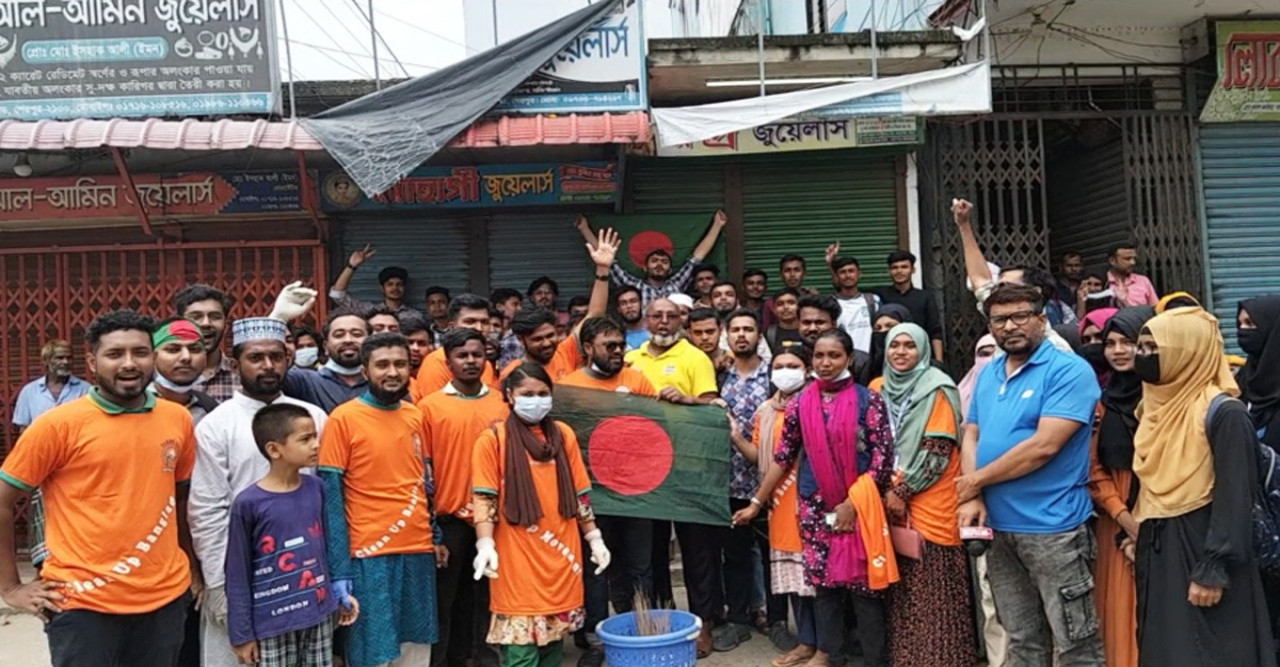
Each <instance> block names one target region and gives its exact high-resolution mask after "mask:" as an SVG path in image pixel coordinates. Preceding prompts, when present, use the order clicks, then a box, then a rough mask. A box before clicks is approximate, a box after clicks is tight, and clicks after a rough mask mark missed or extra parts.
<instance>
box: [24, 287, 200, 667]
mask: <svg viewBox="0 0 1280 667" xmlns="http://www.w3.org/2000/svg"><path fill="white" fill-rule="evenodd" d="M154 328H155V322H154V320H152V319H151V318H149V317H145V316H142V315H139V314H137V313H135V312H133V311H115V312H111V313H107V314H105V315H102V316H100V317H98V318H97V319H95V320H94V321H93V322H92V323H91V324H90V325H89V327H88V329H87V330H86V332H85V338H86V340H87V342H88V345H89V355H88V358H87V361H88V365H89V372H90V373H91V374H92V377H93V380H94V387H93V389H91V390H90V392H89V395H87V396H85V397H83V398H80V399H77V400H75V401H73V402H71V403H67V404H64V405H61V406H58V407H56V408H54V409H53V410H50V411H49V412H47V413H45V414H44V415H42V416H41V417H40V418H39V419H37V420H35V422H34V423H32V424H31V426H30V427H29V428H28V429H27V430H26V431H24V432H23V434H22V437H21V438H19V440H18V443H17V445H15V446H14V448H13V451H12V452H11V453H10V454H9V456H8V458H6V459H5V461H4V466H3V468H0V480H3V481H4V482H5V483H4V484H0V535H3V537H2V538H0V593H2V594H3V597H4V601H5V602H6V603H7V604H8V605H9V606H11V607H14V608H16V609H19V610H22V611H26V612H30V613H33V614H37V615H39V616H41V617H43V618H44V619H45V620H46V621H47V624H46V625H45V635H46V636H47V638H48V641H49V653H50V656H51V658H52V662H53V664H54V665H55V667H64V666H65V667H71V666H73V665H114V664H121V665H159V666H172V665H176V664H177V663H178V656H179V652H180V650H181V648H182V641H183V623H184V622H185V620H186V615H187V607H188V606H190V604H191V594H190V592H189V589H191V588H193V587H198V586H199V584H198V583H197V584H196V585H195V586H193V584H192V572H193V571H195V572H198V571H199V568H193V567H192V564H193V562H194V558H193V557H192V556H191V555H190V554H191V535H190V533H189V532H188V531H187V525H186V516H187V508H186V504H187V483H188V482H189V481H190V479H191V468H192V466H193V465H194V463H195V431H194V428H193V427H192V423H191V415H190V414H189V413H188V412H187V411H186V409H184V408H183V407H182V406H180V405H178V404H176V403H172V402H170V401H160V400H156V397H155V395H154V394H151V393H149V392H148V391H147V390H146V389H147V385H148V384H150V382H151V379H152V374H153V372H154V368H155V355H154V351H153V347H152V343H151V333H152V331H153V330H154ZM36 487H40V488H41V490H42V491H43V493H44V502H45V513H46V525H45V531H46V540H47V544H48V549H49V555H48V557H47V559H46V560H45V561H44V567H43V569H42V570H41V571H40V577H39V578H38V579H36V580H35V581H33V582H31V583H28V584H22V583H21V582H20V581H19V579H18V570H17V563H16V561H17V555H16V554H15V553H14V546H13V524H14V513H13V506H14V504H15V503H16V502H17V501H19V500H20V499H22V498H23V497H24V496H25V495H26V494H27V493H30V492H31V490H32V489H34V488H36Z"/></svg>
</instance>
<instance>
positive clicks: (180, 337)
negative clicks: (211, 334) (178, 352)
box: [151, 320, 203, 348]
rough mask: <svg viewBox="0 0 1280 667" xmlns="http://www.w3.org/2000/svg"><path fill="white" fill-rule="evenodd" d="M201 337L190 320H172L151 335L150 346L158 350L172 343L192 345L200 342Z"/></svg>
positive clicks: (198, 328) (197, 328)
mask: <svg viewBox="0 0 1280 667" xmlns="http://www.w3.org/2000/svg"><path fill="white" fill-rule="evenodd" d="M202 338H203V336H202V335H201V334H200V327H198V326H196V323H195V322H192V321H191V320H174V321H172V322H170V323H168V324H164V325H161V326H160V328H158V329H156V331H155V333H153V334H151V346H152V347H154V348H160V347H162V346H164V345H168V344H169V343H172V342H174V341H180V342H183V343H192V342H195V341H198V340H201V339H202Z"/></svg>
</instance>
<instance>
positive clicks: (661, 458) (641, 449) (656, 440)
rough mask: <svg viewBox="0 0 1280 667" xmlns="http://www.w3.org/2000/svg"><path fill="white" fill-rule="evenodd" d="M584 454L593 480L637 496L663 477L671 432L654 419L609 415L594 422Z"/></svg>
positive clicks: (667, 468) (668, 463) (668, 459)
mask: <svg viewBox="0 0 1280 667" xmlns="http://www.w3.org/2000/svg"><path fill="white" fill-rule="evenodd" d="M587 456H588V457H589V458H590V461H591V472H592V474H593V475H595V478H596V481H598V482H600V483H601V484H603V485H604V486H605V487H607V488H608V489H609V490H610V491H613V492H615V493H619V494H622V495H624V496H638V495H640V494H642V493H649V492H650V491H652V490H654V489H656V488H658V487H659V486H661V485H662V483H663V482H664V481H666V479H667V474H668V473H670V472H671V462H672V461H673V460H674V459H675V452H674V451H673V450H672V449H671V438H670V436H668V435H667V432H666V431H665V430H663V428H662V427H661V426H659V425H658V423H657V422H655V421H653V420H652V419H646V418H644V417H636V416H634V415H627V416H622V417H610V418H608V419H606V420H604V421H602V422H600V424H599V425H598V426H596V428H595V430H594V431H592V432H591V440H590V441H589V442H588V443H587Z"/></svg>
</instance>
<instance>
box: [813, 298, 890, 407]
mask: <svg viewBox="0 0 1280 667" xmlns="http://www.w3.org/2000/svg"><path fill="white" fill-rule="evenodd" d="M797 310H798V312H799V314H800V336H801V337H803V338H804V341H805V344H806V345H808V346H809V349H813V344H814V343H815V342H817V340H818V337H819V336H821V335H822V334H824V333H826V332H828V331H831V330H832V329H834V328H836V323H837V322H839V321H840V313H841V310H840V303H839V302H838V301H836V299H835V297H833V296H829V295H826V294H824V295H822V296H805V297H801V298H800V301H799V303H798V308H797ZM849 370H850V371H851V372H852V373H853V378H854V380H855V381H856V382H857V383H858V384H860V385H863V386H866V384H867V383H868V382H870V381H871V378H872V377H874V375H873V374H874V373H876V372H877V369H873V368H872V367H871V355H869V354H867V353H866V352H863V351H862V350H854V351H853V355H852V356H851V357H850V359H849Z"/></svg>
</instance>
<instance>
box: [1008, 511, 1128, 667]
mask: <svg viewBox="0 0 1280 667" xmlns="http://www.w3.org/2000/svg"><path fill="white" fill-rule="evenodd" d="M1096 556H1097V545H1096V543H1095V542H1094V541H1093V531H1091V530H1089V526H1088V524H1081V525H1080V526H1078V527H1077V528H1075V529H1074V530H1069V531H1067V532H1064V533H1050V534H1044V535H1039V534H1034V535H1033V534H1029V533H1002V532H997V533H996V535H995V540H994V541H993V542H992V544H991V551H990V552H989V553H987V575H988V577H989V578H990V580H991V594H992V596H993V597H994V598H995V602H996V616H997V617H998V618H999V619H1000V625H1002V626H1004V628H1005V630H1006V631H1008V633H1009V653H1008V658H1009V664H1010V665H1017V666H1018V667H1024V666H1026V667H1039V666H1041V665H1043V666H1044V667H1049V665H1057V667H1084V666H1089V667H1095V666H1101V665H1103V664H1105V661H1104V659H1103V656H1102V636H1101V634H1100V633H1099V632H1098V616H1097V611H1096V608H1095V607H1094V602H1093V561H1094V559H1095V558H1096ZM1046 627H1048V628H1049V630H1050V631H1051V633H1052V636H1051V637H1050V636H1046V633H1045V628H1046Z"/></svg>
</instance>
